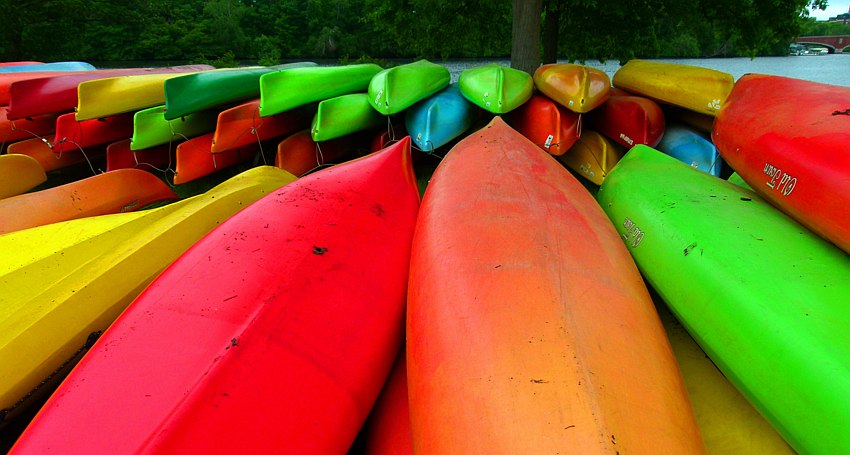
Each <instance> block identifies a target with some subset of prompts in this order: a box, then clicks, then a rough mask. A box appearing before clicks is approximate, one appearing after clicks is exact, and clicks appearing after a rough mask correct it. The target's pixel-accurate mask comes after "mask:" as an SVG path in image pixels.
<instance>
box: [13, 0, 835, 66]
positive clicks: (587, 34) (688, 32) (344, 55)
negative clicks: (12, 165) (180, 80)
mask: <svg viewBox="0 0 850 455" xmlns="http://www.w3.org/2000/svg"><path fill="white" fill-rule="evenodd" d="M544 4H546V5H550V6H552V5H554V6H556V7H557V10H558V11H559V12H560V13H559V15H558V19H559V20H558V27H557V29H558V31H559V35H560V37H559V38H558V40H557V48H558V54H559V55H560V56H562V57H566V58H568V59H571V60H576V61H583V60H588V59H601V60H606V59H617V60H621V61H624V60H627V59H630V58H634V57H643V58H651V57H697V56H736V55H763V54H772V53H782V52H784V50H785V49H786V48H787V44H788V43H790V42H791V41H792V40H793V38H794V37H796V36H799V35H835V34H850V27H848V26H844V25H843V24H827V23H823V22H816V21H814V20H812V19H810V18H809V17H808V13H809V10H810V8H813V7H814V8H820V7H825V5H826V0H544ZM0 9H2V11H4V17H5V21H4V24H3V26H2V27H0V60H23V59H26V60H44V61H53V60H87V61H92V62H95V63H96V62H99V61H106V60H113V61H131V60H145V61H150V60H169V61H178V60H182V61H186V60H194V61H203V62H208V63H212V64H214V65H216V66H234V65H237V64H238V62H239V61H240V60H248V59H250V60H256V61H258V62H259V63H260V64H263V65H273V64H276V63H279V62H280V61H282V60H286V59H302V58H328V59H337V60H339V61H345V62H348V61H351V60H352V59H354V58H356V59H357V60H356V61H361V60H362V61H367V60H369V59H371V58H374V57H379V58H383V59H412V58H428V59H431V60H442V59H449V58H475V57H480V58H494V57H505V56H508V55H509V54H510V50H511V21H512V17H511V16H512V9H511V1H509V0H393V1H387V0H111V1H110V0H86V1H84V0H0ZM550 11H551V9H550ZM386 64H387V62H385V61H384V62H383V64H381V66H386Z"/></svg>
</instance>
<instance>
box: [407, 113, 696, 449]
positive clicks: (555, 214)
mask: <svg viewBox="0 0 850 455" xmlns="http://www.w3.org/2000/svg"><path fill="white" fill-rule="evenodd" d="M407 362H408V370H407V373H408V390H409V394H410V395H409V401H410V418H411V428H412V434H413V444H414V451H415V452H416V453H427V454H455V453H511V454H513V453H535V454H537V453H546V454H553V453H580V454H587V453H611V454H613V453H671V454H672V453H675V454H700V453H704V447H703V443H702V439H701V437H700V434H699V429H698V427H697V423H696V419H695V417H694V414H693V411H692V408H691V405H690V402H689V400H688V395H687V392H686V389H685V385H684V383H683V380H682V378H681V375H680V373H679V370H678V367H677V364H676V359H675V357H674V356H673V352H672V349H671V347H670V343H669V341H668V340H667V337H666V334H665V332H664V328H663V327H662V325H661V321H660V319H659V316H658V313H657V312H656V311H655V307H654V306H653V303H652V300H651V298H650V296H649V293H648V292H647V289H646V286H645V285H644V283H643V281H642V279H641V276H640V274H639V272H638V270H637V267H636V266H635V264H634V262H633V261H632V259H631V257H630V256H629V253H628V251H627V250H626V248H625V246H624V245H623V241H622V239H620V238H619V236H618V235H617V232H616V231H615V230H614V227H613V226H612V225H611V222H610V221H609V220H608V218H607V217H606V216H605V214H604V213H603V211H602V209H601V208H600V207H599V205H598V204H597V203H596V202H595V201H594V199H593V198H592V197H591V195H590V194H589V193H588V192H587V190H585V189H584V187H583V186H582V185H581V184H580V183H579V182H578V181H577V180H576V179H575V177H573V176H572V175H571V174H570V173H569V171H567V170H566V169H564V167H563V166H561V165H559V164H558V163H557V162H556V160H555V159H554V158H553V157H551V156H549V155H547V154H546V153H545V152H544V151H542V150H540V149H539V148H538V147H537V146H536V145H534V144H533V143H532V142H530V141H529V140H527V139H526V138H524V137H523V136H521V135H520V134H519V133H517V132H516V131H514V130H512V129H511V128H510V127H508V126H507V125H506V124H505V123H504V121H502V120H501V119H500V118H498V117H497V118H495V119H493V121H492V122H491V123H490V124H489V125H488V126H487V127H485V128H484V129H482V130H480V131H478V132H476V133H474V134H472V135H470V136H468V137H467V138H466V139H464V140H463V141H461V142H460V143H458V144H457V145H456V146H455V147H454V148H453V149H452V150H451V151H450V152H449V153H448V155H447V156H446V158H445V159H444V160H443V161H442V163H441V164H440V165H439V167H438V168H437V170H436V172H435V173H434V175H433V177H432V179H431V182H430V184H429V186H428V188H427V190H426V191H425V196H424V199H423V202H422V206H421V208H420V212H419V218H418V221H417V225H416V233H415V236H414V241H413V249H412V257H411V265H410V281H409V290H408V308H407Z"/></svg>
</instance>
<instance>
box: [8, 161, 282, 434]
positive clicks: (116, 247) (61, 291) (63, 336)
mask: <svg viewBox="0 0 850 455" xmlns="http://www.w3.org/2000/svg"><path fill="white" fill-rule="evenodd" d="M294 180H295V177H294V176H293V175H292V174H290V173H288V172H286V171H284V170H282V169H278V168H275V167H272V166H262V167H258V168H253V169H251V170H248V171H246V172H243V173H242V174H240V175H238V176H236V177H233V178H232V179H230V180H228V181H226V182H224V183H222V184H221V185H219V186H217V187H215V188H213V189H212V190H210V191H208V192H206V193H204V194H202V195H199V196H195V197H192V198H189V199H185V200H183V201H180V202H176V203H174V204H171V205H168V206H165V207H160V208H156V209H152V210H147V211H142V212H134V213H122V214H115V215H106V216H100V217H93V218H86V219H80V220H73V221H67V222H63V223H58V224H52V225H48V226H41V227H37V228H33V229H28V230H24V231H18V232H14V233H11V234H6V235H2V236H0V251H3V254H2V255H0V283H2V289H3V292H2V293H0V425H2V423H3V421H4V418H6V419H8V418H11V417H12V416H13V415H14V414H16V413H17V412H19V411H21V410H22V409H23V408H24V407H25V405H26V404H28V402H29V401H30V400H31V399H35V397H36V396H38V395H40V394H42V393H43V392H46V391H47V390H46V389H49V388H50V387H49V385H45V384H44V383H45V382H51V380H58V379H60V378H61V376H62V375H63V373H64V372H65V370H67V369H68V368H69V366H70V365H72V364H73V363H75V362H76V360H77V359H78V358H79V357H80V356H81V355H82V353H83V352H84V351H85V349H86V347H87V346H90V345H91V344H92V343H93V341H94V340H95V339H96V338H97V336H98V335H99V334H100V333H101V332H102V331H103V330H105V329H106V328H107V327H108V326H109V325H110V324H111V323H112V321H113V320H115V318H117V317H118V315H119V314H120V313H121V312H122V311H123V310H124V308H125V307H126V306H127V305H129V304H130V302H131V301H132V300H133V299H134V298H135V297H136V296H137V295H138V293H139V292H141V291H142V289H144V287H145V286H147V284H148V283H149V282H150V281H151V280H153V278H154V277H155V276H156V275H157V274H159V273H160V272H161V271H162V270H163V269H164V268H165V267H166V266H167V265H168V264H170V263H171V262H172V261H174V260H175V259H176V258H177V257H178V256H179V255H180V254H182V253H183V252H184V251H185V250H186V249H187V248H189V247H190V246H191V245H192V244H194V243H195V242H196V241H198V240H199V239H200V238H201V237H202V236H203V235H205V234H206V233H207V232H209V231H210V230H211V229H212V228H214V227H215V226H216V225H218V224H219V223H221V222H222V221H224V220H225V219H227V218H228V217H230V216H231V215H233V214H234V213H236V212H238V211H239V210H241V209H242V208H244V207H246V206H248V205H249V204H250V203H251V202H253V201H255V200H257V199H259V198H260V197H262V196H263V195H265V194H267V193H270V192H272V191H274V190H276V189H277V188H279V187H281V186H283V185H285V184H287V183H289V182H292V181H294ZM54 382H55V381H54Z"/></svg>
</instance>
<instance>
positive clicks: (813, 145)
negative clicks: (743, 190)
mask: <svg viewBox="0 0 850 455" xmlns="http://www.w3.org/2000/svg"><path fill="white" fill-rule="evenodd" d="M712 138H713V140H714V144H715V145H716V146H717V150H718V151H719V152H720V155H721V156H722V157H723V159H724V160H726V162H727V163H729V165H730V166H731V167H732V168H733V169H735V171H736V172H737V173H738V174H739V175H740V176H741V177H742V178H743V179H744V180H745V181H746V182H747V183H748V184H749V185H750V187H752V189H753V190H755V191H756V192H757V193H759V195H761V196H763V197H764V198H765V199H767V200H768V201H770V203H771V204H773V205H775V206H777V207H779V208H780V209H781V210H782V211H784V212H785V213H787V214H788V215H790V216H791V217H792V218H794V219H796V220H797V221H798V222H800V223H801V224H803V225H805V226H806V227H808V228H809V229H811V230H812V231H814V232H816V233H817V234H818V235H820V236H821V237H823V238H825V239H827V240H829V241H831V242H833V243H835V244H836V245H838V247H839V248H841V249H843V250H844V251H846V252H850V211H848V209H847V207H850V191H848V188H850V146H848V144H850V88H847V87H839V86H835V85H827V84H820V83H817V82H809V81H804V80H799V79H791V78H786V77H780V76H767V75H760V74H748V75H745V76H742V77H741V78H740V79H738V81H737V82H736V83H735V87H734V88H733V89H732V93H731V94H730V95H729V97H728V98H727V99H726V103H725V104H724V105H723V107H722V108H721V109H720V112H719V113H718V115H717V119H716V120H715V122H714V132H713V135H712Z"/></svg>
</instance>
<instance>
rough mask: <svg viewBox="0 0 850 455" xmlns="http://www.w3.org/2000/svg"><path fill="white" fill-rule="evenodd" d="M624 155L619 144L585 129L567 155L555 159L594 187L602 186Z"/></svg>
mask: <svg viewBox="0 0 850 455" xmlns="http://www.w3.org/2000/svg"><path fill="white" fill-rule="evenodd" d="M625 153H626V152H625V150H623V147H622V146H621V145H620V144H617V143H614V142H612V141H610V140H608V138H606V137H605V136H603V135H601V134H599V133H598V132H596V131H593V130H589V129H585V130H584V131H582V132H581V137H580V138H579V139H578V141H577V142H576V143H575V144H573V146H572V147H570V149H569V150H567V153H564V154H563V155H559V156H556V157H555V158H557V159H558V161H560V162H561V163H562V164H563V165H565V166H567V167H568V168H569V169H572V170H573V171H575V172H576V173H578V174H579V175H580V176H582V177H584V178H586V179H587V180H590V181H591V182H593V183H594V184H596V185H602V182H603V181H605V177H606V176H607V175H608V173H609V172H611V169H613V168H614V165H615V164H617V162H618V161H620V158H622V157H623V155H624V154H625Z"/></svg>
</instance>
